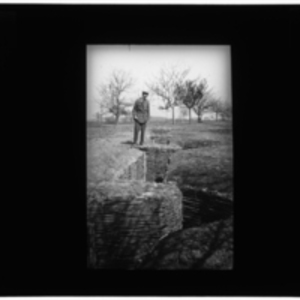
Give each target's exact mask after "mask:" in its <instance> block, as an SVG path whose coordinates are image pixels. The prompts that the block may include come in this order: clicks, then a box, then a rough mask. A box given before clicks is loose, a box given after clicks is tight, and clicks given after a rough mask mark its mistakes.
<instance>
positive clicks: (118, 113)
mask: <svg viewBox="0 0 300 300" xmlns="http://www.w3.org/2000/svg"><path fill="white" fill-rule="evenodd" d="M119 117H120V112H119V109H118V110H117V112H116V123H115V124H116V125H117V124H118V122H119Z"/></svg>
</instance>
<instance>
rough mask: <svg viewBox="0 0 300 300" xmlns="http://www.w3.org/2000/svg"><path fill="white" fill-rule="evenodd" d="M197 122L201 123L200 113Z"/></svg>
mask: <svg viewBox="0 0 300 300" xmlns="http://www.w3.org/2000/svg"><path fill="white" fill-rule="evenodd" d="M198 123H202V118H201V113H198Z"/></svg>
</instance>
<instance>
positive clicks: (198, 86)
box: [97, 66, 231, 124]
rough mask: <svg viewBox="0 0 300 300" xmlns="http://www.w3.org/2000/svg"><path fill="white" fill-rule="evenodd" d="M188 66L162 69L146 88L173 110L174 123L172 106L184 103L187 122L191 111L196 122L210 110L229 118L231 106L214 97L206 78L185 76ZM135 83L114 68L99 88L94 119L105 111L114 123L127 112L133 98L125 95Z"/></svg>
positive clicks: (216, 116) (129, 75) (125, 74)
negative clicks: (129, 98) (98, 98)
mask: <svg viewBox="0 0 300 300" xmlns="http://www.w3.org/2000/svg"><path fill="white" fill-rule="evenodd" d="M188 73H189V69H185V70H178V68H176V67H174V66H172V67H167V68H165V67H164V68H161V70H160V72H159V74H158V76H157V77H155V78H154V79H153V80H152V81H151V82H148V83H147V86H148V88H149V90H150V91H151V92H152V93H153V94H155V95H156V96H158V97H159V98H160V99H161V100H162V102H163V105H161V106H160V107H159V108H160V109H163V110H169V109H171V110H172V123H173V124H175V107H178V106H181V107H182V106H183V105H184V106H185V107H186V109H187V111H188V116H189V123H191V112H192V111H194V113H196V115H197V120H198V123H201V122H202V116H203V113H204V112H205V111H206V110H207V109H209V110H210V111H212V112H214V113H215V119H216V120H218V119H226V118H230V117H231V106H230V105H229V104H228V103H227V102H224V101H221V99H220V98H216V97H215V96H214V94H213V91H212V89H211V88H209V85H208V82H207V80H206V79H205V78H204V79H201V80H200V79H199V78H196V79H193V80H191V79H187V75H188ZM133 85H134V79H133V77H132V76H131V74H130V73H127V72H125V71H123V70H114V71H113V72H112V73H111V75H110V76H109V78H108V79H107V81H106V82H104V83H102V84H101V85H100V86H99V87H98V88H97V90H98V93H99V96H100V101H97V103H98V105H99V108H100V112H98V113H97V119H98V120H99V121H100V120H101V119H102V116H103V115H104V114H107V113H108V112H109V113H111V114H112V115H113V116H114V119H115V121H114V122H115V124H117V123H118V121H119V118H120V116H122V115H129V114H130V111H129V108H131V107H132V105H133V103H132V101H130V102H127V101H126V99H125V97H124V94H125V92H127V91H129V90H130V89H131V88H132V87H133ZM134 100H135V99H134Z"/></svg>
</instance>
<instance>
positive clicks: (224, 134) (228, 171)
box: [87, 121, 233, 199]
mask: <svg viewBox="0 0 300 300" xmlns="http://www.w3.org/2000/svg"><path fill="white" fill-rule="evenodd" d="M161 129H163V130H166V131H169V132H168V135H170V141H171V142H172V143H176V144H178V145H180V146H181V147H182V149H183V150H181V151H178V152H177V153H175V154H174V155H173V157H172V159H171V164H170V166H169V175H168V180H173V181H176V182H177V184H178V185H179V187H180V186H186V185H188V186H191V187H195V188H201V189H208V190H213V191H217V192H220V193H222V194H226V195H227V196H228V197H229V198H231V199H232V195H233V147H232V126H231V122H229V121H204V122H203V123H200V124H198V123H192V124H188V123H187V122H186V121H185V122H184V121H182V122H180V121H177V123H176V124H175V125H172V124H171V122H170V121H165V122H157V121H156V122H153V121H150V122H149V123H148V126H147V129H146V141H145V142H146V143H151V142H152V141H151V139H150V136H151V135H152V134H153V133H155V132H159V131H160V130H161ZM132 138H133V124H118V125H105V124H103V125H102V126H99V127H96V126H93V127H90V126H88V128H87V140H88V142H91V141H93V142H97V143H99V145H100V146H99V147H100V148H99V149H100V150H101V145H102V154H103V155H104V156H103V162H104V164H105V161H108V160H110V161H113V160H114V161H119V160H118V157H120V156H121V155H124V153H126V152H130V151H133V150H132V149H131V145H130V144H129V142H130V141H132ZM104 168H105V165H104Z"/></svg>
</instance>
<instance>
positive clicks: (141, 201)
mask: <svg viewBox="0 0 300 300" xmlns="http://www.w3.org/2000/svg"><path fill="white" fill-rule="evenodd" d="M87 206H88V210H87V213H88V214H87V219H88V262H89V267H90V268H101V269H103V268H109V269H111V268H117V269H134V268H136V267H137V266H138V265H139V264H140V263H141V262H142V261H143V258H144V257H145V256H146V255H148V254H149V253H150V252H151V251H152V250H153V249H154V247H155V246H156V245H157V243H158V242H159V241H160V240H161V239H162V238H163V237H165V236H166V235H168V234H169V233H171V232H173V231H177V230H180V229H181V228H182V218H183V217H182V194H181V192H180V190H179V189H178V188H177V186H176V185H175V184H172V183H168V184H162V183H161V184H158V183H154V182H143V181H115V182H104V183H100V184H90V185H89V186H88V203H87Z"/></svg>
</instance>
